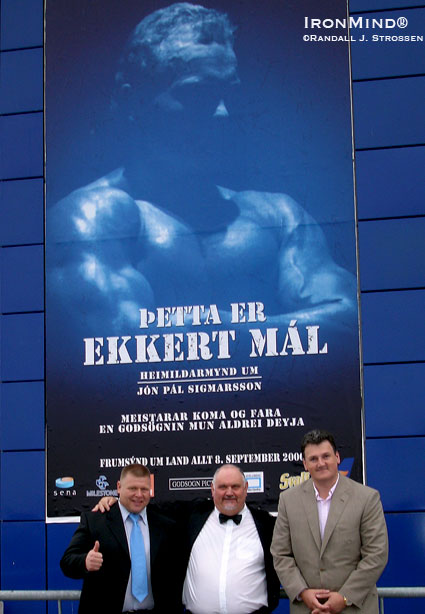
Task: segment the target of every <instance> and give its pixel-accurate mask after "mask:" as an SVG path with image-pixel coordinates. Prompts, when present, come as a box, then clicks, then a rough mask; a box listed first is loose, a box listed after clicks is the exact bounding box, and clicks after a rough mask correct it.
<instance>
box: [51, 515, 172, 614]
mask: <svg viewBox="0 0 425 614" xmlns="http://www.w3.org/2000/svg"><path fill="white" fill-rule="evenodd" d="M146 511H147V518H148V525H149V536H150V563H151V581H152V592H153V598H154V601H155V612H156V613H161V614H171V613H174V612H179V611H181V592H180V587H179V585H178V582H177V579H176V574H175V564H176V563H175V560H174V558H175V555H176V552H177V550H178V546H177V545H176V529H175V527H176V525H175V522H174V521H173V520H171V519H169V518H166V517H165V516H163V515H161V514H159V513H158V512H157V511H156V510H154V509H151V507H150V506H149V505H148V507H147V508H146ZM96 540H99V543H100V548H99V550H100V552H101V553H102V554H103V565H102V567H101V568H100V570H99V571H91V572H88V571H87V570H86V566H85V559H86V555H87V553H88V552H89V550H91V549H92V548H93V546H94V543H95V541H96ZM60 565H61V569H62V571H63V573H64V574H65V575H66V576H69V577H70V578H75V579H79V578H83V580H84V582H83V588H82V592H81V598H80V606H79V609H78V611H79V613H80V614H94V613H95V612H108V614H115V613H117V614H121V612H122V609H123V603H124V598H125V592H126V588H127V583H128V578H129V574H130V569H131V562H130V554H129V550H128V544H127V538H126V534H125V528H124V523H123V521H122V516H121V511H120V508H119V505H114V506H113V507H112V508H111V510H110V511H109V512H106V513H105V514H101V513H100V512H97V513H94V512H85V513H83V514H82V516H81V522H80V525H79V526H78V528H77V530H76V531H75V533H74V535H73V537H72V539H71V542H70V544H69V546H68V548H67V549H66V551H65V553H64V555H63V557H62V559H61V562H60Z"/></svg>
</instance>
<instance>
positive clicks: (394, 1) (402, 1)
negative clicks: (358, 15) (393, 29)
mask: <svg viewBox="0 0 425 614" xmlns="http://www.w3.org/2000/svg"><path fill="white" fill-rule="evenodd" d="M412 6H423V0H349V7H350V12H351V13H353V12H354V11H379V10H380V9H397V8H401V7H407V8H409V7H412ZM405 15H406V16H407V15H408V13H407V12H406V13H405Z"/></svg>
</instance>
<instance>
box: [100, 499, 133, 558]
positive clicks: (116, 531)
mask: <svg viewBox="0 0 425 614" xmlns="http://www.w3.org/2000/svg"><path fill="white" fill-rule="evenodd" d="M106 520H107V526H108V528H109V530H110V531H111V533H112V534H113V535H114V537H115V538H116V540H117V541H118V543H119V544H120V546H121V547H122V548H123V549H124V551H125V553H126V554H127V556H128V557H130V552H129V550H128V544H127V535H126V533H125V528H124V523H123V521H122V516H121V510H120V506H119V505H118V503H117V504H116V505H114V506H112V507H111V510H110V511H109V512H107V516H106Z"/></svg>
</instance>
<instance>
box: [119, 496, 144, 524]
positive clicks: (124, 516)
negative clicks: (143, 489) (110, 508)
mask: <svg viewBox="0 0 425 614" xmlns="http://www.w3.org/2000/svg"><path fill="white" fill-rule="evenodd" d="M118 505H119V506H120V510H121V516H122V519H123V521H124V522H125V521H126V520H127V518H128V517H129V515H130V512H129V511H128V509H127V508H126V507H124V505H123V504H122V503H121V501H118ZM139 516H140V518H141V519H142V520H143V522H144V523H145V524H147V515H146V507H144V508H143V509H142V511H141V512H140V513H139Z"/></svg>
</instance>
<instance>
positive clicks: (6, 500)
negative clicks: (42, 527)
mask: <svg viewBox="0 0 425 614" xmlns="http://www.w3.org/2000/svg"><path fill="white" fill-rule="evenodd" d="M1 456H2V460H1V480H0V487H1V517H2V518H3V519H4V520H43V519H44V508H45V504H44V500H45V496H44V452H3V453H2V455H1ZM23 526H24V525H23Z"/></svg>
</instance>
